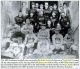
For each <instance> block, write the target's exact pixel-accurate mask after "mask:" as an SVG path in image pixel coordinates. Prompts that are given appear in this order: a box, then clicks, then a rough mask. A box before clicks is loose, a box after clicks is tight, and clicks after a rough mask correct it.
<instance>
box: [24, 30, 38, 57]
mask: <svg viewBox="0 0 80 69" xmlns="http://www.w3.org/2000/svg"><path fill="white" fill-rule="evenodd" d="M36 43H37V37H36V35H35V34H34V33H33V32H32V31H30V32H29V34H28V35H26V37H25V42H24V44H25V45H26V47H27V50H26V51H25V53H26V54H25V58H26V57H29V56H31V55H32V54H33V52H34V49H36Z"/></svg>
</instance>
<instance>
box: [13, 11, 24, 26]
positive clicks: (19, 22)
mask: <svg viewBox="0 0 80 69" xmlns="http://www.w3.org/2000/svg"><path fill="white" fill-rule="evenodd" d="M23 21H24V19H23V17H22V12H21V11H19V13H18V16H16V17H15V22H16V24H17V25H19V26H20V27H22V25H23Z"/></svg>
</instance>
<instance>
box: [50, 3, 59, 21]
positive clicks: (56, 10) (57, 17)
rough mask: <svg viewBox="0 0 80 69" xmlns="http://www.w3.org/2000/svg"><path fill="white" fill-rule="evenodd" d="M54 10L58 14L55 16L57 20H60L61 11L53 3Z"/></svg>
mask: <svg viewBox="0 0 80 69" xmlns="http://www.w3.org/2000/svg"><path fill="white" fill-rule="evenodd" d="M52 12H55V14H56V15H55V17H56V20H57V22H58V21H59V17H60V13H59V11H58V8H57V5H56V4H54V5H53V11H52Z"/></svg>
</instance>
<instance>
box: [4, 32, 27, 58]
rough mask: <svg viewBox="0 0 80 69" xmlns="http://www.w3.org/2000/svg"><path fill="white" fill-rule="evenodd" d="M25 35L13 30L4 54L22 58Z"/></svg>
mask: <svg viewBox="0 0 80 69" xmlns="http://www.w3.org/2000/svg"><path fill="white" fill-rule="evenodd" d="M24 38H25V35H24V34H22V33H21V32H15V33H14V34H13V35H12V38H11V42H10V46H9V48H8V49H7V50H6V51H5V52H4V54H5V55H6V56H8V57H11V58H16V59H23V53H24V47H25V45H24V44H23V41H24Z"/></svg>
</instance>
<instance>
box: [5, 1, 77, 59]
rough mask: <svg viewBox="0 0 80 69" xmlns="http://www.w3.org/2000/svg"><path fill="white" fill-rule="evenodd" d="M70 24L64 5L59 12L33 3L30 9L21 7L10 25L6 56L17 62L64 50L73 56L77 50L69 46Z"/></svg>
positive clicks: (24, 5) (68, 14) (58, 9)
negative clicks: (20, 59)
mask: <svg viewBox="0 0 80 69" xmlns="http://www.w3.org/2000/svg"><path fill="white" fill-rule="evenodd" d="M70 24H71V19H70V11H69V9H68V7H67V4H66V3H63V5H62V6H60V7H59V8H58V6H57V5H56V4H54V5H53V6H49V4H48V2H45V5H43V4H40V5H39V4H38V3H32V5H31V9H28V8H26V3H23V6H22V9H21V10H20V11H19V14H18V16H16V17H15V24H12V25H11V29H10V30H11V31H10V45H9V47H8V48H7V49H6V52H8V53H10V54H11V55H10V56H13V57H16V58H23V57H25V58H26V57H27V58H28V57H29V56H31V55H38V56H48V55H51V54H57V53H58V54H60V53H64V51H65V50H67V49H68V51H69V52H71V53H72V51H73V54H74V53H76V51H77V46H76V44H75V45H72V44H73V39H72V38H71V34H72V32H71V27H70ZM67 42H70V43H67Z"/></svg>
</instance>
